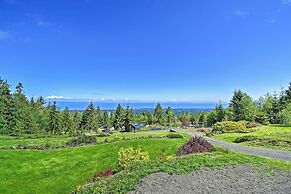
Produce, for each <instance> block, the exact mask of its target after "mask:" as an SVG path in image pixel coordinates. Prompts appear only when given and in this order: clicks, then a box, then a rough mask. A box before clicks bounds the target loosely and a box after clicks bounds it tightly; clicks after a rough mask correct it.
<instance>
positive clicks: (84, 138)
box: [65, 135, 96, 147]
mask: <svg viewBox="0 0 291 194" xmlns="http://www.w3.org/2000/svg"><path fill="white" fill-rule="evenodd" d="M95 143H96V137H95V136H88V135H80V136H78V137H76V138H73V139H71V140H70V141H68V142H66V144H65V146H70V147H76V146H81V145H87V144H95Z"/></svg>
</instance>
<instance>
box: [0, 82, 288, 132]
mask: <svg viewBox="0 0 291 194" xmlns="http://www.w3.org/2000/svg"><path fill="white" fill-rule="evenodd" d="M242 120H244V121H251V122H257V123H260V124H264V125H266V124H269V123H270V124H290V123H291V83H290V84H289V86H288V88H287V89H285V90H282V91H281V92H279V93H277V92H274V93H273V94H266V95H264V96H262V97H260V98H259V99H257V100H254V99H252V98H251V97H250V96H249V95H248V94H247V93H245V92H243V91H241V90H235V91H234V93H233V97H232V98H231V100H230V102H229V105H228V107H227V108H224V107H223V105H222V103H221V102H218V103H217V105H216V106H215V108H214V109H213V110H212V111H210V112H199V113H190V112H183V113H176V114H175V113H174V111H173V109H172V108H171V107H167V108H166V109H165V110H164V109H163V108H162V106H161V104H160V103H157V105H156V108H155V110H154V112H153V113H151V112H139V113H136V112H135V111H134V110H133V109H132V108H130V107H129V106H127V107H126V108H123V107H122V106H121V105H120V104H119V105H118V106H117V108H116V110H115V111H107V110H104V111H103V110H100V108H99V107H98V106H97V107H95V106H94V104H93V103H92V102H91V103H89V105H88V107H87V108H86V109H85V110H84V111H82V112H81V111H78V110H75V111H70V110H69V108H65V109H64V110H59V109H58V107H57V105H56V102H48V103H46V101H45V98H44V97H39V98H30V99H28V98H27V96H26V95H25V92H24V89H23V85H22V84H21V83H19V84H17V86H16V88H15V91H12V90H11V87H10V85H9V84H8V82H7V81H6V80H3V79H0V134H5V135H20V134H39V133H40V134H70V135H72V136H73V135H77V134H82V133H85V132H97V131H98V129H100V128H114V129H115V130H124V129H127V128H128V127H129V125H130V124H132V123H143V124H145V125H155V126H169V127H182V126H184V127H188V126H190V125H195V124H196V123H203V124H204V125H205V126H209V127H211V126H213V125H214V124H215V123H217V122H221V121H242Z"/></svg>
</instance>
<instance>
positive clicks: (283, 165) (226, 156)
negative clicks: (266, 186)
mask: <svg viewBox="0 0 291 194" xmlns="http://www.w3.org/2000/svg"><path fill="white" fill-rule="evenodd" d="M236 164H247V165H253V166H260V167H265V169H266V173H271V172H272V171H273V170H280V171H291V162H287V161H279V160H274V159H267V158H262V157H257V156H251V155H245V154H240V153H235V152H231V151H228V150H225V149H222V148H219V147H215V150H214V151H213V152H210V153H200V154H193V155H189V156H184V157H175V158H172V159H168V160H160V161H150V162H148V163H145V164H143V165H136V166H132V167H130V168H129V169H126V170H124V171H121V172H119V173H117V174H115V175H113V176H111V177H109V178H108V179H107V180H106V181H98V182H96V183H94V184H92V185H89V186H86V187H83V188H81V189H78V193H80V194H89V193H93V192H94V193H107V191H108V190H109V191H110V193H124V194H125V193H127V192H128V191H131V190H134V189H135V188H136V187H137V186H138V183H139V181H140V180H141V179H142V178H143V177H145V176H147V175H149V174H151V173H157V172H166V173H168V174H186V173H189V172H191V171H193V170H195V169H199V168H203V167H208V168H214V167H222V166H227V165H236ZM205 184H207V180H205Z"/></svg>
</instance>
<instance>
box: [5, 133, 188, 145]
mask: <svg viewBox="0 0 291 194" xmlns="http://www.w3.org/2000/svg"><path fill="white" fill-rule="evenodd" d="M167 134H169V132H168V131H148V132H139V133H133V132H130V133H122V132H115V133H113V134H112V135H110V136H106V137H96V142H97V143H103V142H104V141H105V140H106V141H108V142H110V141H121V140H125V139H128V138H132V139H135V138H149V137H164V136H166V135H167ZM179 134H181V135H182V136H184V137H190V136H188V135H187V134H185V133H179ZM91 135H96V134H91ZM71 138H72V137H68V136H67V137H58V136H55V137H47V138H35V139H32V138H24V137H20V138H19V139H18V138H17V139H16V138H15V137H11V136H0V148H11V147H17V146H18V145H45V144H50V145H63V144H64V143H65V142H67V141H69V140H70V139H71Z"/></svg>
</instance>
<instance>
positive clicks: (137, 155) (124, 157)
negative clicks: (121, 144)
mask: <svg viewBox="0 0 291 194" xmlns="http://www.w3.org/2000/svg"><path fill="white" fill-rule="evenodd" d="M147 160H149V153H148V152H147V151H145V152H142V151H141V149H140V148H137V149H134V148H133V147H128V148H120V150H119V152H118V167H120V168H121V169H125V168H127V167H129V166H132V165H134V164H138V163H142V162H144V161H147Z"/></svg>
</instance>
